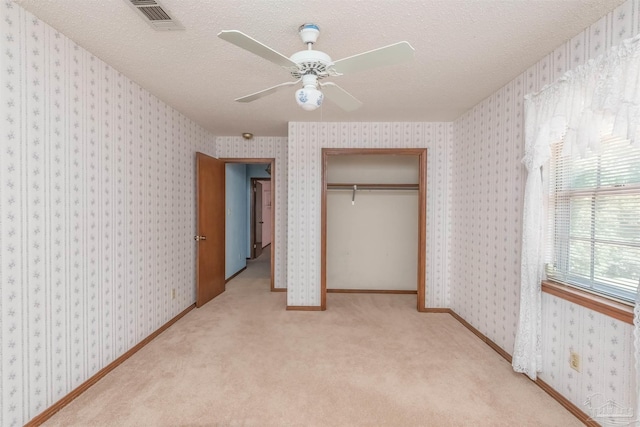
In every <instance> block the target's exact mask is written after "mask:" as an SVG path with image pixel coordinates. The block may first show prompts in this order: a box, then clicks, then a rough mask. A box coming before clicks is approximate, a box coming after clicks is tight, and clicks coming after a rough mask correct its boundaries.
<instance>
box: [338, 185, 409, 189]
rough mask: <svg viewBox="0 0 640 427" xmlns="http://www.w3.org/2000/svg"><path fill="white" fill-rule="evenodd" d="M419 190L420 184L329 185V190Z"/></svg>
mask: <svg viewBox="0 0 640 427" xmlns="http://www.w3.org/2000/svg"><path fill="white" fill-rule="evenodd" d="M354 186H355V188H356V189H357V190H418V189H419V186H418V184H327V190H353V189H354Z"/></svg>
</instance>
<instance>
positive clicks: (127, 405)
mask: <svg viewBox="0 0 640 427" xmlns="http://www.w3.org/2000/svg"><path fill="white" fill-rule="evenodd" d="M254 263H256V262H252V263H250V265H249V268H248V269H247V271H245V272H244V273H242V274H241V275H239V276H238V277H237V278H236V279H234V280H232V281H231V282H229V283H228V284H227V291H226V292H225V293H224V294H222V295H221V296H219V297H218V298H216V299H215V300H213V301H211V302H210V303H208V304H206V305H205V306H204V307H202V308H200V309H195V310H193V311H191V312H190V313H189V314H188V315H186V316H185V317H184V318H182V319H181V320H180V321H178V322H177V323H176V324H175V325H173V326H172V327H171V328H169V329H168V330H167V331H165V332H164V333H163V334H161V335H160V336H159V337H158V338H156V339H155V340H154V341H152V342H151V343H150V344H148V345H147V346H146V347H145V348H143V349H142V350H141V351H139V352H138V353H137V354H135V355H134V356H133V357H131V358H130V359H129V360H127V361H126V362H125V363H123V364H122V365H120V366H119V367H118V368H117V369H116V370H114V371H113V372H112V373H110V374H109V375H107V376H106V377H105V378H103V379H102V380H101V381H99V382H98V383H97V384H96V385H94V386H93V387H92V388H91V389H89V390H88V391H87V392H85V393H84V394H83V395H81V396H80V397H78V398H77V399H76V400H75V401H73V402H72V403H71V404H69V405H68V406H67V407H65V408H64V409H62V410H61V411H60V412H59V413H57V414H56V415H54V416H53V417H52V418H51V419H50V420H49V421H48V422H47V423H46V424H45V425H47V426H72V425H73V426H515V425H518V426H563V427H564V426H579V425H582V424H581V423H580V422H579V421H578V420H577V419H576V418H574V417H573V416H572V415H571V414H570V413H569V412H567V411H566V410H565V409H564V408H562V407H561V406H560V405H559V404H558V403H556V402H555V401H554V400H553V399H551V397H549V396H548V395H547V394H546V393H544V392H543V391H542V390H541V389H539V388H538V387H537V386H536V385H535V384H533V383H531V382H530V381H529V380H528V379H526V378H525V377H524V376H522V375H519V374H515V373H514V372H513V371H512V370H511V367H510V365H509V364H508V363H507V362H506V361H505V360H504V359H502V358H501V357H500V356H499V355H498V354H497V353H495V352H494V351H493V350H491V349H490V348H489V347H488V346H487V345H486V344H484V343H483V342H481V341H480V340H479V339H478V338H477V337H476V336H475V335H473V334H472V333H471V332H469V331H468V330H467V329H466V328H465V327H464V326H462V325H461V324H460V323H459V322H457V321H456V320H455V319H454V318H453V317H451V316H450V315H448V314H423V313H418V312H416V311H415V295H370V294H329V295H328V310H327V311H326V312H295V311H285V304H286V294H285V293H280V292H278V293H275V292H274V293H272V292H270V291H269V279H268V278H267V277H268V276H267V277H265V276H264V275H263V277H256V276H260V274H256V270H254V269H252V266H253V264H254ZM267 272H268V270H267Z"/></svg>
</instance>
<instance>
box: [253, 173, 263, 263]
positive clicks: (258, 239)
mask: <svg viewBox="0 0 640 427" xmlns="http://www.w3.org/2000/svg"><path fill="white" fill-rule="evenodd" d="M253 194H254V196H255V200H256V201H255V208H256V215H255V222H256V225H255V227H254V228H253V229H254V230H255V231H256V236H255V242H254V246H253V247H254V248H255V250H254V254H255V256H254V257H255V258H258V257H259V256H260V254H262V224H264V221H263V220H262V183H261V182H260V181H256V185H255V187H253Z"/></svg>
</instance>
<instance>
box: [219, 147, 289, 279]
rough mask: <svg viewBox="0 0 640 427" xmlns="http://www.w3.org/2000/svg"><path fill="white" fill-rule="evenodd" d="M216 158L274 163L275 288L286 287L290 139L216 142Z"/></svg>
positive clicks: (273, 245) (273, 246)
mask: <svg viewBox="0 0 640 427" xmlns="http://www.w3.org/2000/svg"><path fill="white" fill-rule="evenodd" d="M216 157H219V158H241V159H265V158H269V159H275V166H274V169H275V171H274V172H272V175H273V180H274V184H273V186H274V187H273V190H274V191H275V197H276V201H275V202H276V206H275V217H276V222H275V239H274V242H275V243H273V244H272V246H271V247H272V248H273V249H272V250H274V251H275V252H274V256H275V259H274V262H275V271H274V286H275V287H276V288H280V289H284V288H286V287H287V264H286V263H287V138H281V137H255V138H253V139H251V140H246V139H244V138H241V137H239V136H238V137H234V136H227V137H218V138H216Z"/></svg>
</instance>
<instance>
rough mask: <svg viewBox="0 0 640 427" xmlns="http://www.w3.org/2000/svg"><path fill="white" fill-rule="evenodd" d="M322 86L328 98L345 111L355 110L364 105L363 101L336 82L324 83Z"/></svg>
mask: <svg viewBox="0 0 640 427" xmlns="http://www.w3.org/2000/svg"><path fill="white" fill-rule="evenodd" d="M320 87H321V88H322V92H324V95H325V96H326V97H327V98H329V99H330V100H331V101H332V102H333V103H334V104H336V105H337V106H338V107H340V108H342V109H343V110H345V111H354V110H357V109H358V108H360V107H361V106H362V102H360V101H358V100H357V99H356V98H354V97H353V95H351V94H350V93H349V92H347V91H346V90H344V89H342V88H341V87H340V86H338V85H337V84H335V83H331V82H327V83H323V84H321V85H320Z"/></svg>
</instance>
